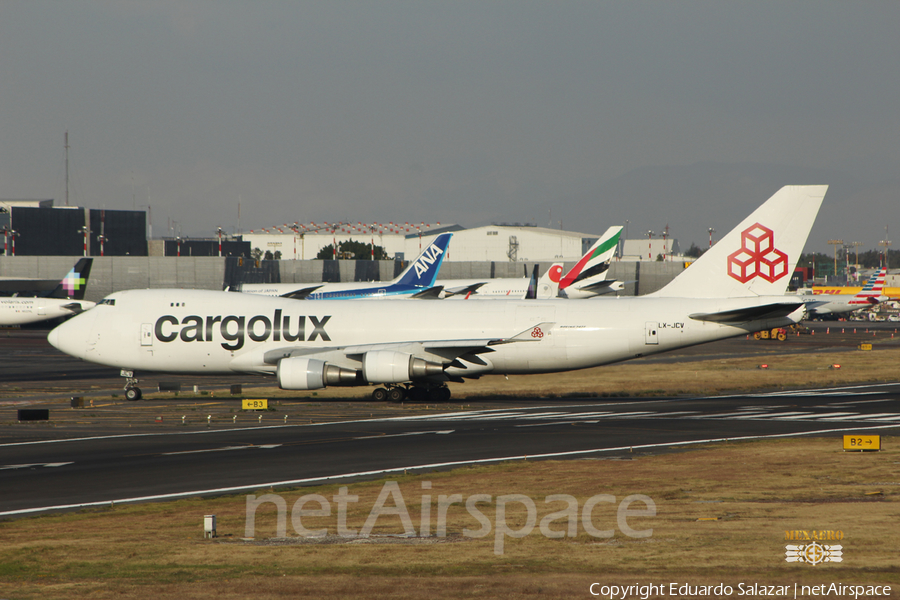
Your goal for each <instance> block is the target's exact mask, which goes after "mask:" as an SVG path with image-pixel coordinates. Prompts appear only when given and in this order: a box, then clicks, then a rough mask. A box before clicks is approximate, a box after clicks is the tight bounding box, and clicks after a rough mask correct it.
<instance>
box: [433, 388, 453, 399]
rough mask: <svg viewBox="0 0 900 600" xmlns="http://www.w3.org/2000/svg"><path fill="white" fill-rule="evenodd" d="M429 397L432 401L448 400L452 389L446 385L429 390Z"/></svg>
mask: <svg viewBox="0 0 900 600" xmlns="http://www.w3.org/2000/svg"><path fill="white" fill-rule="evenodd" d="M428 399H429V400H431V401H432V402H446V401H448V400H449V399H450V389H449V388H446V387H436V388H432V389H431V390H429V391H428Z"/></svg>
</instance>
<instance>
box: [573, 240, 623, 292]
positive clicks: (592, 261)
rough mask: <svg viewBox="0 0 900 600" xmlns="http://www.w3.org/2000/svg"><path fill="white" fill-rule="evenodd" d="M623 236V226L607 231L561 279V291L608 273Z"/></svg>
mask: <svg viewBox="0 0 900 600" xmlns="http://www.w3.org/2000/svg"><path fill="white" fill-rule="evenodd" d="M621 234H622V226H621V225H614V226H613V227H610V228H609V229H607V230H606V233H604V234H603V235H602V236H601V237H600V239H599V240H597V241H596V242H595V243H594V245H593V246H591V249H590V250H588V251H587V253H586V254H585V255H584V256H582V257H581V259H580V260H579V261H578V262H577V263H576V264H575V266H574V267H572V269H571V270H570V271H569V272H568V273H566V274H565V276H563V277H562V278H561V279H560V281H559V289H560V291H562V292H565V290H566V288H568V287H569V286H571V285H574V284H577V283H578V282H580V281H583V280H585V279H590V278H592V277H598V276H600V275H602V274H603V273H606V271H608V270H609V263H610V261H611V260H612V257H613V256H614V255H615V253H616V249H617V248H618V247H619V236H620V235H621ZM600 279H603V277H600Z"/></svg>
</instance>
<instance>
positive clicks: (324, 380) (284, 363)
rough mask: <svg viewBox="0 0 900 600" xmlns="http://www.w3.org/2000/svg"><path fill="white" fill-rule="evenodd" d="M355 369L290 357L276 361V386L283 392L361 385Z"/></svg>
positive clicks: (300, 357) (316, 360) (313, 359)
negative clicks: (331, 386) (330, 386)
mask: <svg viewBox="0 0 900 600" xmlns="http://www.w3.org/2000/svg"><path fill="white" fill-rule="evenodd" d="M361 383H362V382H361V381H359V379H358V377H357V371H356V369H347V368H345V367H339V366H337V365H330V364H328V363H327V362H325V361H323V360H318V359H315V358H305V357H302V356H292V357H289V358H282V359H281V360H280V361H278V386H279V387H280V388H281V389H283V390H320V389H322V388H324V387H327V386H329V385H357V384H361Z"/></svg>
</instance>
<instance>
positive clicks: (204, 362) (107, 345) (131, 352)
mask: <svg viewBox="0 0 900 600" xmlns="http://www.w3.org/2000/svg"><path fill="white" fill-rule="evenodd" d="M779 299H781V298H779ZM772 301H773V299H772V298H736V299H734V298H733V299H704V300H695V299H679V298H643V297H638V298H598V299H596V300H594V301H591V302H572V301H567V300H527V301H516V300H510V301H504V302H499V301H480V300H474V299H473V300H470V301H468V302H440V301H433V302H424V301H423V302H408V301H402V302H400V301H392V300H384V301H382V302H377V303H368V302H353V301H327V300H323V301H319V302H304V301H300V300H291V299H287V298H278V297H265V296H254V295H249V294H234V293H227V292H214V291H203V290H132V291H124V292H116V293H114V294H112V295H110V296H108V297H107V298H106V299H104V300H103V301H102V302H101V303H99V304H98V305H97V307H95V308H94V309H92V310H91V311H89V312H86V313H84V314H82V315H79V316H77V317H75V318H73V319H70V320H69V321H67V322H66V323H63V324H62V325H60V326H59V327H57V328H56V329H54V330H53V331H52V332H51V333H50V336H49V340H50V342H51V343H52V344H53V345H54V346H56V347H57V348H59V349H60V350H62V351H64V352H66V353H67V354H70V355H73V356H77V357H80V358H82V359H84V360H87V361H90V362H94V363H98V364H103V365H108V366H111V367H117V368H121V369H128V370H135V371H161V372H182V373H185V372H203V373H206V374H211V373H234V372H253V373H274V372H275V371H276V368H277V360H273V359H272V355H273V353H274V354H278V351H281V350H290V351H293V352H301V353H303V354H304V355H309V356H316V357H320V358H323V359H327V360H328V361H329V363H331V364H337V365H342V366H347V367H349V368H354V367H358V366H359V362H360V359H359V355H360V354H361V353H364V352H365V348H366V347H369V348H375V347H378V348H384V347H388V346H391V347H397V348H402V349H404V351H408V352H410V353H412V354H415V355H417V356H425V357H426V358H430V359H435V358H434V356H431V355H430V354H429V352H430V351H429V350H428V348H427V343H428V342H442V343H451V344H452V343H455V342H459V343H460V344H461V345H462V344H464V343H465V342H466V341H471V340H498V341H502V342H504V343H499V344H497V345H491V346H490V350H491V351H487V352H483V353H479V354H478V359H477V360H476V361H475V362H474V363H471V362H470V363H465V361H463V365H462V367H460V366H459V365H456V366H452V365H451V366H449V367H448V368H447V369H446V373H447V374H448V375H450V376H462V377H465V376H475V375H480V374H484V373H492V372H493V373H547V372H556V371H567V370H572V369H580V368H586V367H592V366H597V365H602V364H607V363H612V362H617V361H622V360H627V359H630V358H635V357H639V356H645V355H650V354H656V353H659V352H665V351H667V350H673V349H676V348H680V347H684V346H690V345H694V344H699V343H703V342H709V341H713V340H717V339H723V338H727V337H732V336H735V335H743V334H745V333H747V332H749V331H756V330H759V329H764V328H769V327H778V326H783V325H787V324H789V323H792V322H796V321H797V320H799V318H800V315H799V314H796V313H795V314H792V315H790V316H789V317H782V318H775V319H768V320H757V321H753V322H748V323H741V324H738V325H734V324H722V323H713V322H709V321H700V320H695V319H692V318H691V317H690V316H689V315H691V314H697V313H711V312H718V311H727V310H732V309H736V308H743V307H747V306H748V305H755V304H756V303H758V304H760V305H762V304H765V303H766V302H772ZM512 338H516V339H515V340H512ZM520 340H528V341H520ZM347 347H359V348H360V349H359V350H358V351H345V350H346V348H347ZM463 358H465V357H463ZM444 359H445V360H444V364H447V363H449V362H450V360H448V359H447V358H446V356H444ZM481 363H483V364H481Z"/></svg>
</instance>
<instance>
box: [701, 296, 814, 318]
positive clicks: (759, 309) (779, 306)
mask: <svg viewBox="0 0 900 600" xmlns="http://www.w3.org/2000/svg"><path fill="white" fill-rule="evenodd" d="M803 305H804V303H803V302H800V301H797V302H776V303H774V304H763V305H760V306H748V307H746V308H737V309H734V310H724V311H721V312H714V313H694V314H692V315H688V316H689V317H690V318H691V319H694V320H695V321H710V322H712V323H744V322H747V321H757V320H762V319H780V318H783V317H786V316H788V315H789V314H791V313H793V312H794V311H795V310H797V309H798V308H800V307H801V306H803Z"/></svg>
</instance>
